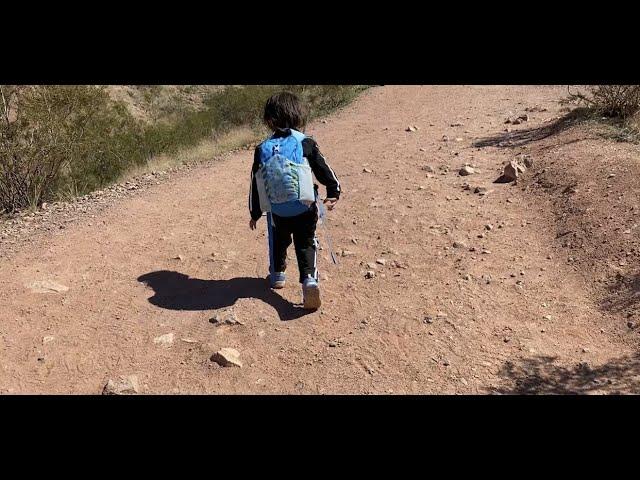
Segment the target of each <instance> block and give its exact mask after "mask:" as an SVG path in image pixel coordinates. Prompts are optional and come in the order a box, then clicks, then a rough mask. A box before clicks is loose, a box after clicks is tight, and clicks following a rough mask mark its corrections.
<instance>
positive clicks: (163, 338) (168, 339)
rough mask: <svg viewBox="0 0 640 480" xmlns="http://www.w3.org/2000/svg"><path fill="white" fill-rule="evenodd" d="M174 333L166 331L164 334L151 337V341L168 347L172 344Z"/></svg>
mask: <svg viewBox="0 0 640 480" xmlns="http://www.w3.org/2000/svg"><path fill="white" fill-rule="evenodd" d="M173 339H174V334H173V333H166V334H164V335H160V336H159V337H156V338H154V339H153V343H155V344H156V345H161V346H163V347H170V346H171V345H172V344H173Z"/></svg>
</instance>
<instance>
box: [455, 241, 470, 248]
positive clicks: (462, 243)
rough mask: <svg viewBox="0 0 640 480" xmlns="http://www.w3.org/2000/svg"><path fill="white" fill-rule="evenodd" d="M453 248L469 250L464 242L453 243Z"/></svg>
mask: <svg viewBox="0 0 640 480" xmlns="http://www.w3.org/2000/svg"><path fill="white" fill-rule="evenodd" d="M453 248H467V246H466V245H465V243H464V242H460V241H455V242H453Z"/></svg>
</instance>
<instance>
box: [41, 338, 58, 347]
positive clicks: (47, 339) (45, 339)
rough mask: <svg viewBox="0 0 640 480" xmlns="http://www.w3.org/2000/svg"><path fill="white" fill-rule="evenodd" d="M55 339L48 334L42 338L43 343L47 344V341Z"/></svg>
mask: <svg viewBox="0 0 640 480" xmlns="http://www.w3.org/2000/svg"><path fill="white" fill-rule="evenodd" d="M54 340H55V337H50V336H47V337H44V338H43V339H42V344H43V345H46V344H47V343H49V342H53V341H54Z"/></svg>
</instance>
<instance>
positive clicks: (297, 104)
mask: <svg viewBox="0 0 640 480" xmlns="http://www.w3.org/2000/svg"><path fill="white" fill-rule="evenodd" d="M263 120H264V123H265V124H266V125H267V127H269V128H270V129H271V130H277V129H279V128H280V129H286V128H293V129H294V130H301V129H303V128H304V126H305V125H306V123H307V111H306V109H305V107H304V105H303V104H302V102H301V101H300V99H299V98H298V96H297V95H295V94H294V93H291V92H281V93H276V94H275V95H273V96H271V98H269V100H267V104H266V105H265V107H264V117H263Z"/></svg>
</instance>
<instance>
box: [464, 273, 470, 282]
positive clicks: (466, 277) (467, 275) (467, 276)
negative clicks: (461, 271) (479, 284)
mask: <svg viewBox="0 0 640 480" xmlns="http://www.w3.org/2000/svg"><path fill="white" fill-rule="evenodd" d="M463 278H464V279H465V280H467V281H468V280H471V275H469V274H468V273H467V274H466V275H465V276H464V277H463Z"/></svg>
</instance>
